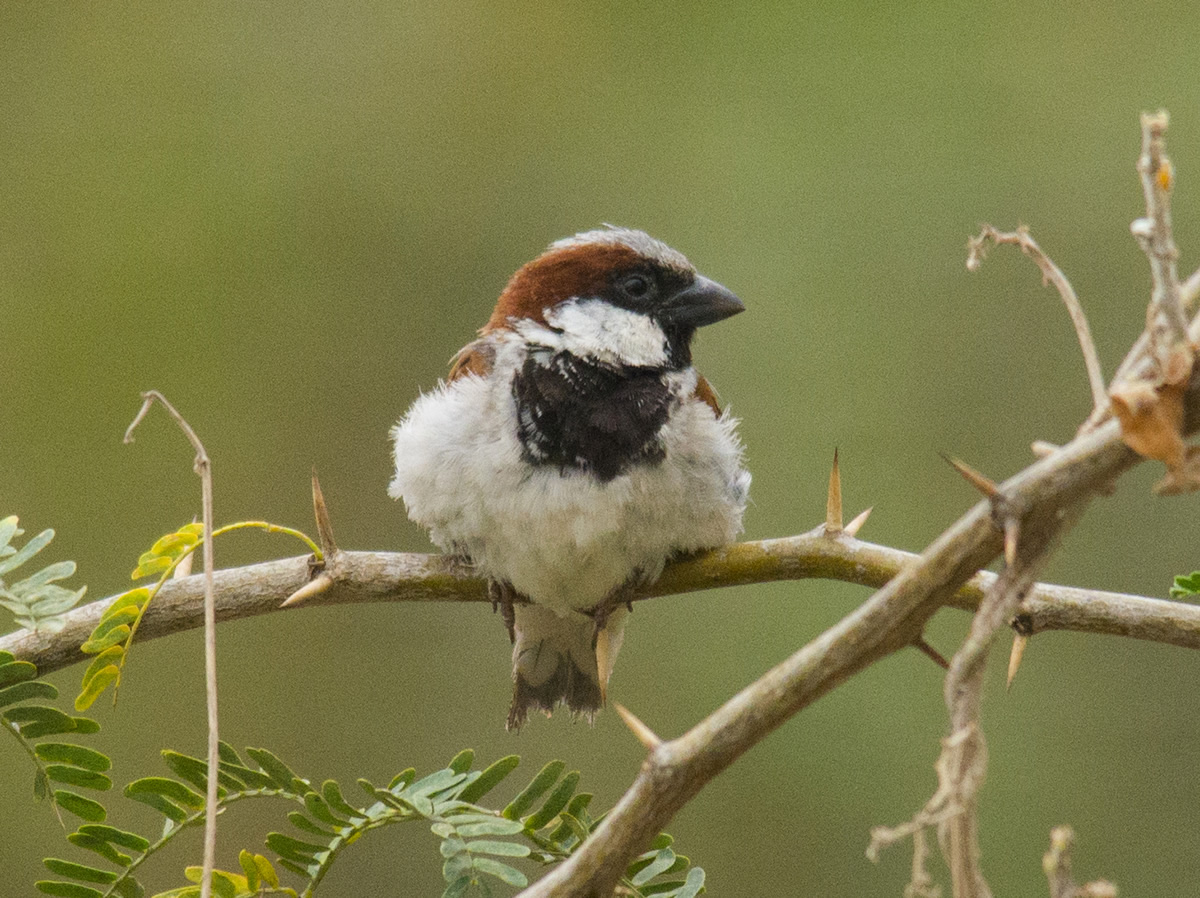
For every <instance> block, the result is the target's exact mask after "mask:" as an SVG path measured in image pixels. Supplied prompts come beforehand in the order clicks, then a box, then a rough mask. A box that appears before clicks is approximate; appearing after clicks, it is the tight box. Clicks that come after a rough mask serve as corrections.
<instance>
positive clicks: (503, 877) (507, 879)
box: [471, 857, 529, 889]
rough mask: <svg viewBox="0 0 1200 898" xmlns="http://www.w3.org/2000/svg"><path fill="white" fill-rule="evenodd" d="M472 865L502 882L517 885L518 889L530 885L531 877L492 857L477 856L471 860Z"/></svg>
mask: <svg viewBox="0 0 1200 898" xmlns="http://www.w3.org/2000/svg"><path fill="white" fill-rule="evenodd" d="M471 866H472V867H474V868H475V869H476V870H478V871H480V872H481V873H487V874H489V875H491V876H494V877H496V878H497V879H499V880H500V881H501V882H504V883H507V884H508V885H510V886H516V887H517V888H518V889H523V888H525V886H527V885H529V879H528V878H527V877H526V876H525V874H524V873H522V872H521V871H520V870H518V869H516V868H515V867H510V866H509V865H508V864H505V863H503V862H501V861H497V860H493V859H492V858H490V857H477V858H475V859H474V860H473V861H472V862H471Z"/></svg>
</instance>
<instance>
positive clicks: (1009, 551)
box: [1004, 518, 1021, 567]
mask: <svg viewBox="0 0 1200 898" xmlns="http://www.w3.org/2000/svg"><path fill="white" fill-rule="evenodd" d="M1020 535H1021V521H1020V520H1019V519H1018V518H1008V519H1006V520H1005V521H1004V563H1005V564H1006V565H1008V566H1009V567H1012V566H1013V565H1014V564H1016V563H1017V540H1018V539H1019V538H1020Z"/></svg>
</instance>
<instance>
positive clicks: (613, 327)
mask: <svg viewBox="0 0 1200 898" xmlns="http://www.w3.org/2000/svg"><path fill="white" fill-rule="evenodd" d="M546 323H547V324H549V325H550V326H551V327H553V328H557V329H558V330H560V331H562V333H561V334H556V335H555V336H556V340H555V344H556V345H557V346H558V347H561V348H562V349H565V350H566V351H567V352H569V353H571V354H572V355H576V356H580V357H585V358H593V359H597V360H599V361H604V362H611V363H614V364H624V365H638V366H644V367H648V368H653V367H658V366H661V365H664V364H666V361H667V336H666V334H664V333H663V331H662V328H661V327H659V326H658V324H657V323H655V322H654V321H653V320H652V319H651V318H649V317H648V316H646V315H640V314H638V313H637V312H631V311H629V310H628V309H622V308H618V307H617V306H614V305H612V304H611V303H607V302H604V301H603V300H599V299H570V300H567V301H566V302H563V303H559V304H558V305H557V306H555V307H554V308H552V309H548V310H547V311H546Z"/></svg>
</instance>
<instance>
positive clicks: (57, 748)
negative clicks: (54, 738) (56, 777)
mask: <svg viewBox="0 0 1200 898" xmlns="http://www.w3.org/2000/svg"><path fill="white" fill-rule="evenodd" d="M34 753H35V754H36V755H37V756H38V757H39V758H41V759H42V760H43V761H47V762H59V763H63V764H74V765H75V766H76V767H82V768H83V769H84V770H94V771H96V772H102V771H105V770H108V769H109V768H110V767H112V761H110V760H109V759H108V756H107V755H104V754H101V753H100V752H98V751H93V750H92V749H90V748H84V747H83V746H81V745H71V744H70V743H66V742H43V743H41V744H40V745H38V746H37V747H36V748H35V749H34Z"/></svg>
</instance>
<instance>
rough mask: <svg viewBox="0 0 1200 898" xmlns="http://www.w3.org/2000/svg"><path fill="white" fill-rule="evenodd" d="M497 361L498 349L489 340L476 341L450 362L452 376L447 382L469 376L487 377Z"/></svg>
mask: <svg viewBox="0 0 1200 898" xmlns="http://www.w3.org/2000/svg"><path fill="white" fill-rule="evenodd" d="M495 360H496V348H495V347H494V346H492V344H491V343H490V342H488V341H487V340H475V341H474V342H471V343H468V344H467V345H466V346H464V347H463V348H462V349H460V350H459V351H458V354H457V355H455V356H454V358H452V359H451V360H450V374H449V376H448V377H447V378H446V382H447V383H450V382H451V381H455V380H458V379H459V378H460V377H464V376H466V375H468V374H474V375H476V376H477V377H486V376H487V375H488V374H489V373H490V372H491V370H492V363H493V362H495Z"/></svg>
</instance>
